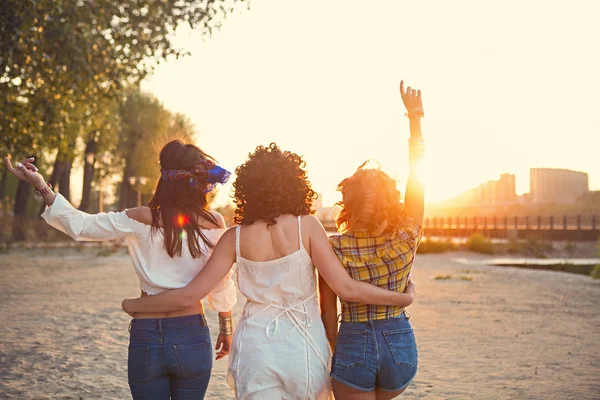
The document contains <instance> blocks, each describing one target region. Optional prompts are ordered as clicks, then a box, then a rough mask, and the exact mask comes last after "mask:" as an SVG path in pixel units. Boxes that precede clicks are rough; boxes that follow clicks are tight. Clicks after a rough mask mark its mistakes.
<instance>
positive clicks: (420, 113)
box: [404, 108, 425, 119]
mask: <svg viewBox="0 0 600 400" xmlns="http://www.w3.org/2000/svg"><path fill="white" fill-rule="evenodd" d="M404 116H405V117H408V119H411V118H414V117H419V118H423V117H425V110H424V109H423V108H414V109H412V110H410V111H407V112H405V113H404Z"/></svg>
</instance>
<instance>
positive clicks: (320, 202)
mask: <svg viewBox="0 0 600 400" xmlns="http://www.w3.org/2000/svg"><path fill="white" fill-rule="evenodd" d="M318 195H319V197H317V198H316V199H314V200H313V203H312V207H313V209H314V210H318V209H319V208H323V195H322V194H321V193H318Z"/></svg>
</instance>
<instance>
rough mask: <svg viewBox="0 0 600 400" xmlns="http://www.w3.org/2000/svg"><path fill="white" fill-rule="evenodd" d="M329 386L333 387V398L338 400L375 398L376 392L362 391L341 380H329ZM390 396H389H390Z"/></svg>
mask: <svg viewBox="0 0 600 400" xmlns="http://www.w3.org/2000/svg"><path fill="white" fill-rule="evenodd" d="M331 386H332V388H333V394H334V395H335V398H336V399H338V400H376V399H378V397H376V392H375V391H374V390H373V391H370V392H364V391H362V390H357V389H354V388H351V387H350V386H346V385H344V384H343V383H341V382H338V381H336V380H335V379H332V380H331ZM390 398H391V397H390Z"/></svg>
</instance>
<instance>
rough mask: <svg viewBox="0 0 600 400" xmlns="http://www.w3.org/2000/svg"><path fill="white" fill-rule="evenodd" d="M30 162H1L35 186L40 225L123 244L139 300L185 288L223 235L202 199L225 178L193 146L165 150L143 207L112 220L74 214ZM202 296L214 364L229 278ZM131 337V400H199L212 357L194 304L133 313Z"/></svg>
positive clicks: (225, 342) (223, 338)
mask: <svg viewBox="0 0 600 400" xmlns="http://www.w3.org/2000/svg"><path fill="white" fill-rule="evenodd" d="M33 161H34V160H33V159H32V158H28V159H25V160H22V161H21V162H19V163H18V164H17V165H16V168H13V166H12V165H11V162H10V160H9V159H8V158H6V159H5V163H6V166H7V168H8V170H9V171H10V172H11V173H12V174H13V175H14V176H16V177H17V178H19V179H21V180H23V181H26V182H28V183H30V184H31V185H33V186H34V187H35V188H36V193H37V194H39V195H40V196H41V197H42V198H43V199H44V201H45V203H46V204H47V205H48V208H46V211H45V212H44V213H43V214H42V217H43V218H44V219H45V220H46V222H48V224H50V225H51V226H53V227H54V228H56V229H58V230H60V231H62V232H64V233H66V234H67V235H69V236H71V237H72V238H73V239H75V240H85V241H90V240H111V239H119V238H123V239H125V240H126V241H127V244H128V246H129V254H130V256H131V259H132V262H133V265H134V267H135V271H136V273H137V275H138V277H139V281H140V289H141V291H142V295H153V294H157V293H161V292H164V291H165V290H168V289H174V288H181V287H184V286H185V285H186V284H187V283H189V282H190V281H191V280H192V278H194V276H196V274H197V273H198V272H199V271H200V270H202V268H203V267H204V265H205V263H206V261H207V260H208V257H209V256H210V254H211V252H212V250H213V248H214V246H215V243H216V242H217V241H218V240H219V238H220V237H221V235H223V233H224V232H225V223H224V221H223V217H222V216H221V215H220V214H218V213H214V212H211V211H209V210H208V209H207V193H208V192H209V191H210V190H211V189H212V188H213V187H214V185H215V184H216V183H218V182H220V183H223V182H224V181H225V180H226V179H227V177H228V176H229V174H228V173H227V171H225V170H223V169H222V168H220V167H218V166H216V165H215V162H214V160H213V159H212V158H211V157H210V156H208V155H206V154H205V153H204V152H202V150H200V149H199V148H198V147H196V146H194V145H191V144H184V143H182V142H180V141H178V140H176V141H172V142H169V143H168V144H166V145H165V146H164V147H163V149H162V150H161V152H160V165H161V179H160V180H159V182H158V184H157V187H156V192H155V194H154V197H153V198H152V200H151V201H150V203H149V205H148V207H145V206H142V207H137V208H133V209H129V210H126V211H122V212H118V213H115V212H109V213H100V214H87V213H84V212H81V211H79V210H76V209H75V208H74V207H73V206H72V205H71V204H69V202H68V201H67V200H66V199H65V198H64V197H62V196H61V195H60V194H55V193H54V192H53V191H52V188H50V187H49V186H48V185H47V184H46V182H45V180H44V177H43V176H42V175H41V174H40V173H39V172H38V171H37V168H36V167H35V165H33V164H32V162H33ZM206 295H207V296H208V300H209V303H210V305H211V306H212V307H213V308H215V309H216V310H217V311H219V319H220V321H221V324H220V326H223V327H224V328H225V329H224V330H221V332H220V334H219V337H218V339H217V349H218V350H219V352H218V354H217V359H219V358H222V357H224V356H225V355H227V354H228V351H229V347H230V343H231V329H227V326H228V325H229V324H230V320H231V308H232V307H233V305H235V303H236V295H237V291H236V289H235V285H234V283H233V281H232V280H231V274H225V275H223V277H222V279H220V280H219V281H217V282H215V284H214V285H213V287H211V288H210V289H209V290H207V292H206ZM202 297H204V296H202ZM198 300H200V299H198ZM124 329H125V328H124ZM129 332H130V342H129V356H128V381H129V386H130V388H131V394H132V396H133V398H134V399H141V400H168V399H170V398H172V399H178V400H185V399H189V400H192V399H193V400H198V399H202V398H204V393H205V392H206V388H207V387H208V382H209V379H210V373H211V369H212V362H213V361H212V360H213V352H212V349H211V346H210V333H209V330H208V326H207V323H206V318H205V317H204V309H203V306H202V303H201V302H200V301H196V302H194V303H190V304H188V306H186V307H181V308H180V309H178V310H175V311H173V312H149V313H136V314H135V318H134V320H133V321H132V322H131V324H130V327H129Z"/></svg>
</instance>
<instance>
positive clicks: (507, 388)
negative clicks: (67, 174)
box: [0, 248, 600, 400]
mask: <svg viewBox="0 0 600 400" xmlns="http://www.w3.org/2000/svg"><path fill="white" fill-rule="evenodd" d="M485 260H486V257H484V256H479V255H474V254H468V253H447V254H441V255H421V256H419V257H418V259H417V261H416V264H415V268H414V269H413V271H414V272H413V274H414V277H415V280H416V283H417V285H418V286H417V291H418V296H417V301H416V303H415V304H414V305H413V306H411V307H410V308H409V312H410V314H411V322H412V323H413V326H414V329H415V333H416V337H417V341H418V344H419V358H420V361H419V362H420V365H419V373H418V375H417V377H416V379H415V380H414V382H413V383H412V384H411V385H410V386H409V388H408V389H407V390H406V392H405V395H403V396H402V398H426V399H581V400H584V399H599V398H600V280H593V279H591V278H589V277H586V276H582V275H575V274H566V273H559V272H549V271H532V270H526V269H517V268H501V267H490V266H485V264H484V262H485ZM0 271H1V278H0V300H1V302H2V309H1V314H0V317H1V320H2V334H1V341H0V376H1V377H2V379H1V380H0V398H3V399H5V398H10V399H127V398H130V395H129V388H128V386H127V372H126V366H127V362H126V361H127V342H128V332H127V328H128V325H129V321H130V318H129V317H128V316H127V315H126V314H124V313H123V312H122V311H121V309H120V303H121V300H122V299H123V298H124V297H129V296H136V295H137V294H138V293H139V290H138V286H137V278H136V276H135V273H134V271H133V267H132V266H131V262H130V260H129V257H128V255H127V254H126V252H125V250H124V249H119V250H118V251H117V252H116V253H114V254H110V252H107V251H106V250H104V249H99V248H86V249H78V248H71V249H69V248H65V249H48V250H44V249H34V250H31V249H30V250H24V249H11V250H8V251H7V252H4V253H3V254H0ZM442 276H446V277H448V276H450V277H451V278H449V279H435V278H436V277H442ZM243 304H244V301H243V296H241V295H240V299H239V302H238V304H237V306H236V308H235V318H237V317H239V315H240V312H241V310H242V306H243ZM208 317H209V322H210V325H211V328H212V330H213V334H214V333H216V329H218V328H217V319H216V314H215V313H214V312H213V311H208ZM225 367H226V362H225V361H219V362H216V364H215V368H214V369H213V375H212V380H211V384H210V386H209V389H208V396H207V398H208V399H233V393H232V392H231V391H230V389H229V387H228V386H227V385H226V383H225Z"/></svg>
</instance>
